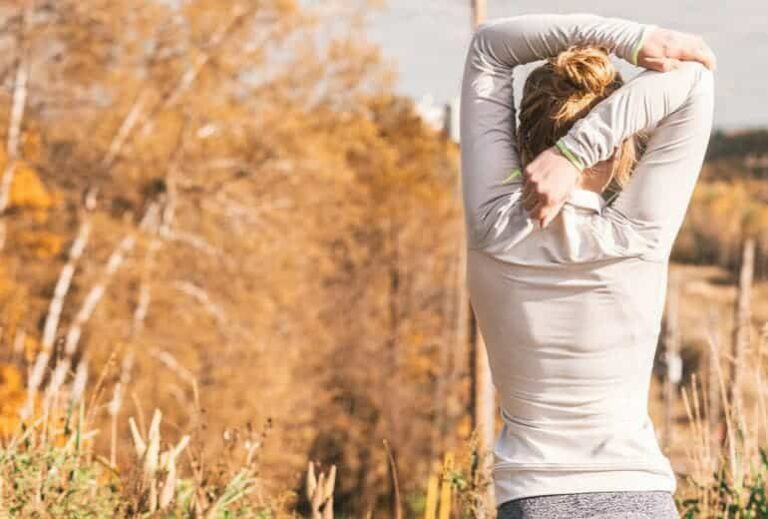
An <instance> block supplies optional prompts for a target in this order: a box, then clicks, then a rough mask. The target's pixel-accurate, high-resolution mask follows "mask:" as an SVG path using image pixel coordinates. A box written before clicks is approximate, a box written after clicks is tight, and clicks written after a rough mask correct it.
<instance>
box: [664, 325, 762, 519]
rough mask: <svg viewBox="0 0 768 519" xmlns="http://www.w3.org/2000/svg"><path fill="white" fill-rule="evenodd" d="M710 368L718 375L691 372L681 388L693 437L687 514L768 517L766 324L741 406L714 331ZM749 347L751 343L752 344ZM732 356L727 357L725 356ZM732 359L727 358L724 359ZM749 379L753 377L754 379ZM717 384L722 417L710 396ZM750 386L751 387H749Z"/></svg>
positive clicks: (684, 496)
mask: <svg viewBox="0 0 768 519" xmlns="http://www.w3.org/2000/svg"><path fill="white" fill-rule="evenodd" d="M709 346H710V355H709V358H710V362H711V363H712V366H713V368H714V369H712V370H710V371H711V372H712V373H713V374H714V377H712V379H711V380H708V381H707V382H706V383H705V384H702V383H701V382H700V380H699V379H698V377H696V376H695V375H694V376H693V377H692V381H691V385H690V389H686V388H683V390H682V395H683V402H684V404H685V410H686V415H687V417H688V429H689V433H690V436H689V439H690V441H689V442H687V444H686V454H687V457H688V461H689V462H690V466H691V470H690V473H689V474H688V475H687V477H686V480H685V483H686V484H685V485H683V486H682V488H681V489H680V492H678V504H679V507H680V511H681V516H682V517H683V519H691V518H698V517H704V518H718V519H719V518H729V519H730V518H738V519H751V518H755V519H757V518H766V517H768V491H767V490H766V486H768V398H767V397H766V390H767V389H768V388H766V384H765V381H764V377H765V359H764V354H765V350H766V346H768V323H767V324H766V325H765V326H764V327H763V330H762V333H761V334H760V338H759V340H758V341H756V347H755V348H751V347H750V348H749V349H748V350H747V359H748V362H746V363H745V368H746V369H747V374H746V375H747V376H745V379H746V381H751V382H752V383H751V384H748V383H747V384H742V387H741V388H737V389H736V391H743V392H744V397H743V399H742V401H743V402H744V403H743V404H742V405H735V404H734V402H733V401H730V400H729V398H728V395H729V393H733V391H728V389H731V388H729V378H728V377H727V375H726V373H727V370H726V369H725V368H726V366H724V363H723V361H722V357H723V356H721V355H719V354H718V352H719V351H720V349H721V348H720V346H721V345H720V344H719V343H718V341H717V339H716V337H715V335H714V334H710V337H709ZM750 346H751V345H750ZM725 357H726V359H728V360H732V359H729V357H728V356H725ZM725 364H728V363H725ZM750 379H751V380H750ZM709 384H715V385H716V386H717V387H716V388H715V389H716V390H717V392H718V393H719V398H720V400H721V401H722V407H723V409H722V416H713V412H715V411H713V409H712V407H713V406H711V405H710V402H709V399H708V398H707V395H709V394H711V392H710V391H709V390H708V389H709V387H708V385H709ZM747 388H749V389H750V391H749V392H747V391H746V389H747Z"/></svg>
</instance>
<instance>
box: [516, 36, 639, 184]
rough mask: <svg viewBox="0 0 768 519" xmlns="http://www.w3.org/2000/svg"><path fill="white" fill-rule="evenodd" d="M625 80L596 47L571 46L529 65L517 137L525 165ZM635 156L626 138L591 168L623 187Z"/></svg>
mask: <svg viewBox="0 0 768 519" xmlns="http://www.w3.org/2000/svg"><path fill="white" fill-rule="evenodd" d="M623 84H624V81H623V79H622V77H621V75H620V74H619V72H618V71H617V70H616V68H615V67H614V66H613V63H611V61H610V59H609V58H608V53H607V52H606V50H604V49H602V48H599V47H571V48H569V49H568V50H565V51H563V52H561V53H560V54H558V55H557V56H556V57H554V58H550V59H549V60H547V62H546V63H545V64H543V65H541V66H539V67H537V68H536V69H535V70H533V71H532V72H531V73H530V75H529V76H528V79H527V80H526V82H525V86H524V88H523V98H522V101H521V102H520V115H519V117H520V124H519V127H518V134H517V137H518V148H519V150H520V154H521V158H522V161H523V165H525V164H527V163H528V162H530V161H531V160H533V159H534V158H535V157H536V156H537V155H538V154H539V153H541V152H542V151H544V150H546V149H547V148H549V147H551V146H553V145H554V144H555V142H557V140H558V139H560V138H561V137H563V136H564V135H565V134H566V133H568V130H570V129H571V127H572V126H573V124H574V123H575V122H576V121H578V120H579V119H581V118H582V117H584V116H585V115H587V113H589V111H590V110H591V109H592V107H594V106H595V105H596V104H598V103H599V102H600V101H602V100H603V99H605V98H606V97H608V96H609V95H610V94H611V93H612V92H614V91H615V90H618V89H619V87H621V85H623ZM635 156H636V150H635V142H634V138H632V137H630V138H628V139H626V140H625V141H624V142H623V143H622V145H621V146H619V147H618V148H617V149H616V152H615V153H614V155H613V157H612V158H611V159H609V160H608V161H605V163H602V164H598V165H595V167H594V168H593V169H594V171H606V170H610V172H609V174H608V177H607V178H606V181H607V180H611V181H613V182H615V183H616V184H617V185H618V186H619V187H622V186H623V185H624V184H625V183H626V181H627V180H628V179H629V176H630V174H631V171H632V168H633V167H634V163H635Z"/></svg>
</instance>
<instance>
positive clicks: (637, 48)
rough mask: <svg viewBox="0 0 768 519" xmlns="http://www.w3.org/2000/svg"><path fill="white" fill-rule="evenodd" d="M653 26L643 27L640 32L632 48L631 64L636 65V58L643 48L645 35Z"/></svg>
mask: <svg viewBox="0 0 768 519" xmlns="http://www.w3.org/2000/svg"><path fill="white" fill-rule="evenodd" d="M653 28H654V27H653V26H651V27H648V26H646V27H644V28H643V31H642V33H640V39H638V40H637V43H635V48H633V49H632V64H633V65H635V66H637V58H638V56H639V55H640V49H642V48H643V43H644V42H645V37H646V35H647V34H648V33H649V32H650V31H651V29H653Z"/></svg>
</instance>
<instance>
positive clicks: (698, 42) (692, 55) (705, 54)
mask: <svg viewBox="0 0 768 519" xmlns="http://www.w3.org/2000/svg"><path fill="white" fill-rule="evenodd" d="M677 57H678V58H680V59H683V60H686V61H698V62H700V63H701V64H703V65H704V66H705V67H707V68H708V69H710V70H715V68H716V61H717V60H716V58H715V53H714V52H712V49H710V48H709V46H708V45H707V44H706V43H705V42H704V39H703V38H702V37H701V36H695V35H691V36H690V37H689V38H688V41H686V42H685V44H684V45H682V47H681V49H680V52H679V54H678V56H677Z"/></svg>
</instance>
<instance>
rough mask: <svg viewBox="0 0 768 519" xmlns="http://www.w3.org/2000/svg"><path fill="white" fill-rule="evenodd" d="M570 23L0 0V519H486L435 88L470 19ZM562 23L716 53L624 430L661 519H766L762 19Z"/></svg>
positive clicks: (458, 235) (350, 0)
mask: <svg viewBox="0 0 768 519" xmlns="http://www.w3.org/2000/svg"><path fill="white" fill-rule="evenodd" d="M573 9H574V7H573V5H571V3H569V2H564V1H551V2H533V1H520V2H511V1H508V0H486V1H482V0H475V1H472V0H442V1H437V0H410V1H406V0H389V1H380V0H379V1H374V0H370V1H368V0H339V1H317V0H227V1H222V0H80V1H72V0H55V1H52V0H47V1H45V0H26V1H21V0H16V1H8V0H5V1H3V2H1V3H0V49H2V52H0V85H1V86H2V88H0V144H1V145H2V146H1V147H0V327H1V328H0V395H2V396H1V397H0V435H1V437H2V456H0V474H2V478H3V485H2V487H0V497H2V499H0V508H2V510H3V511H4V513H7V514H10V515H17V516H29V515H34V514H35V513H41V512H42V511H44V512H46V513H48V514H51V516H53V517H68V516H71V515H72V514H75V513H77V514H84V515H88V514H91V516H95V517H110V516H126V517H134V516H139V515H141V516H147V514H150V515H151V514H166V515H167V516H180V517H187V516H189V517H198V516H199V517H203V516H205V517H232V516H236V515H237V516H242V517H284V516H287V517H290V516H310V515H312V516H313V517H333V516H334V514H335V516H336V517H397V518H400V517H426V518H427V519H429V518H432V517H438V516H439V517H441V518H445V519H447V518H448V517H492V516H493V507H492V505H491V503H492V494H490V492H489V484H488V483H489V476H488V470H487V469H488V456H487V448H488V446H489V442H490V441H492V437H493V434H494V431H495V428H496V427H498V425H499V424H498V423H497V422H498V416H497V414H498V413H497V411H496V408H495V402H494V399H493V388H492V386H490V383H489V377H488V370H487V365H486V364H485V362H484V350H483V345H482V338H481V337H480V336H479V335H478V333H477V330H476V327H475V325H474V321H473V319H472V313H471V308H470V306H469V304H468V301H467V297H466V291H465V290H464V282H465V280H464V277H463V265H464V264H463V261H464V258H463V249H464V242H463V239H464V238H463V220H462V208H461V202H460V193H459V192H458V179H459V175H460V171H459V156H460V143H459V142H458V135H457V128H458V126H457V124H458V119H457V113H458V104H457V103H458V101H457V97H458V94H459V84H460V79H461V74H462V67H463V62H464V57H465V53H466V48H467V45H468V43H469V39H470V37H471V34H472V31H473V27H474V26H475V25H476V24H477V23H479V22H481V21H483V20H486V19H492V18H497V17H502V16H513V15H517V14H523V13H532V12H572V11H573ZM578 11H579V12H592V13H597V14H601V15H605V16H618V17H623V18H628V19H632V20H636V21H640V22H645V23H653V24H656V25H659V26H663V27H667V28H672V29H677V30H683V31H688V32H694V33H698V34H700V35H702V36H704V38H705V39H706V40H707V41H708V42H709V43H710V45H711V46H712V47H713V49H714V51H715V53H716V54H717V57H718V71H717V73H716V75H715V77H716V91H717V99H716V116H715V126H716V128H715V131H714V132H713V135H712V139H711V142H710V147H709V151H708V156H707V161H706V163H705V165H704V169H703V171H702V175H701V180H700V182H699V185H698V186H697V190H696V193H695V195H694V199H693V201H692V202H691V205H690V208H689V212H688V215H687V218H686V222H685V225H684V228H683V230H682V231H681V234H680V236H679V238H678V240H677V244H676V247H675V251H674V253H673V264H672V266H671V273H672V275H671V276H670V287H669V296H668V297H669V300H668V308H667V312H666V316H665V319H664V328H663V330H662V335H661V338H660V343H659V348H658V352H657V357H658V362H657V367H656V368H657V369H656V370H655V373H654V380H653V384H652V391H651V395H650V398H651V400H650V409H651V412H652V418H653V419H654V423H655V424H656V426H657V432H658V434H659V438H660V442H661V444H662V445H663V447H664V451H665V452H666V453H667V454H668V455H669V456H670V458H671V459H672V462H673V466H674V467H675V470H676V471H677V473H678V476H679V492H678V496H679V497H680V503H679V505H680V509H681V511H683V510H687V511H688V512H689V513H690V514H691V515H689V516H688V517H716V516H717V511H718V510H723V509H724V507H729V506H730V507H740V508H738V509H739V510H744V511H745V513H746V511H750V512H751V513H754V514H757V515H752V516H751V517H768V510H765V508H763V509H760V508H759V507H760V506H768V505H765V500H763V501H762V503H763V505H760V502H761V501H760V500H759V499H757V498H756V497H755V496H758V497H759V496H760V495H763V496H764V495H765V485H764V483H763V482H764V481H766V479H765V477H766V476H768V455H766V453H765V451H764V450H761V448H764V447H768V439H767V438H766V431H767V430H768V406H766V403H768V402H767V401H766V392H765V387H764V383H763V376H764V374H765V361H764V359H763V346H764V345H765V343H766V330H767V329H766V328H765V326H764V323H766V321H767V320H768V280H767V279H766V277H768V204H767V203H766V202H768V110H766V107H765V102H764V99H763V94H764V92H765V91H766V90H767V89H768V68H766V65H768V63H766V62H767V61H768V35H767V34H766V32H765V30H764V20H765V17H766V15H768V7H766V6H765V4H764V3H763V2H758V1H756V0H755V1H748V0H738V1H734V2H731V3H729V4H728V6H727V8H726V7H725V6H723V5H722V4H721V3H717V2H715V1H714V0H712V1H698V2H676V3H670V2H661V1H657V0H648V1H645V2H636V3H634V4H627V3H617V2H608V1H605V0H584V1H583V2H580V3H579V4H578ZM616 63H617V66H618V67H619V68H620V70H621V72H622V73H623V74H625V77H626V78H627V79H629V78H630V77H631V76H632V75H634V74H636V73H637V72H638V69H636V68H634V67H632V66H630V65H628V64H626V63H619V61H618V60H617V61H616ZM527 70H530V66H529V67H521V69H520V70H518V71H516V72H515V81H517V88H518V89H521V87H522V83H523V81H524V75H525V73H526V71H527ZM761 453H762V454H763V457H761ZM310 461H311V462H312V463H311V464H309V462H310ZM761 477H762V478H763V479H760V478H761ZM761 492H762V494H761ZM683 499H686V500H687V501H686V502H685V503H684V502H683ZM750 507H751V508H750ZM763 512H765V514H766V515H759V514H760V513H763ZM142 514H144V515H142ZM227 514H229V515H227ZM323 514H324V515H323ZM164 516H165V515H164ZM745 517H746V515H745Z"/></svg>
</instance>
